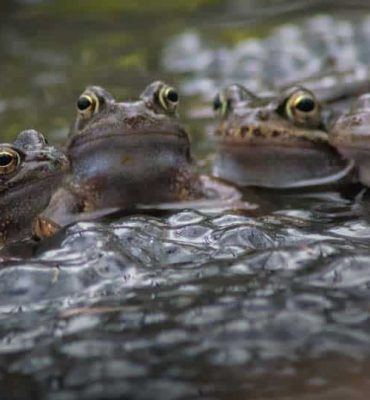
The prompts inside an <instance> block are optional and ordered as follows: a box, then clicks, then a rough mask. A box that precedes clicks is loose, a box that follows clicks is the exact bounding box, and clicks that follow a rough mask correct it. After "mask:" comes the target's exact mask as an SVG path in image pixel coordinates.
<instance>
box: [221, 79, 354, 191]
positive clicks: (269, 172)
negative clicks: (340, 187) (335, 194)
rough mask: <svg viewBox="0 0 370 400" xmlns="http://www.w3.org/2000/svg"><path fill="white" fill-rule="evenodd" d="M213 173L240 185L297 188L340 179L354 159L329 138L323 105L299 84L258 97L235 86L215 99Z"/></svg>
mask: <svg viewBox="0 0 370 400" xmlns="http://www.w3.org/2000/svg"><path fill="white" fill-rule="evenodd" d="M214 109H215V110H216V112H218V113H219V114H220V115H221V121H220V123H219V124H218V127H217V129H216V131H215V136H216V138H217V143H218V152H217V156H216V161H215V165H214V174H215V175H216V176H219V177H222V178H224V179H226V180H229V181H231V182H233V183H236V184H238V185H241V186H262V187H270V188H282V189H284V188H298V187H307V186H315V185H323V184H330V183H334V182H338V181H339V180H341V179H343V178H344V177H346V176H348V174H349V173H350V171H351V170H352V167H353V163H351V162H348V161H346V160H345V159H344V158H343V157H342V156H341V155H340V154H339V153H338V152H337V151H336V149H334V148H333V147H332V146H331V145H330V144H329V140H328V133H327V132H326V127H325V125H326V124H325V123H324V118H323V113H322V109H321V105H320V103H319V102H318V100H317V99H316V97H315V95H314V94H313V93H312V92H311V91H309V90H308V89H305V88H304V87H301V86H294V87H290V88H288V89H286V90H284V91H282V92H281V93H280V94H279V95H274V96H263V97H259V96H257V95H255V94H254V93H252V92H250V91H248V90H247V89H246V88H244V87H242V86H239V85H231V86H229V87H227V88H225V89H223V90H222V91H221V92H220V93H219V94H218V95H217V96H216V97H215V100H214Z"/></svg>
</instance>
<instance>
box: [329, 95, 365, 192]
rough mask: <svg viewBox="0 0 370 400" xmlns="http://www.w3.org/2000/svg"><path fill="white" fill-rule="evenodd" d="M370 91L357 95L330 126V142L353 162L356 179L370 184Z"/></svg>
mask: <svg viewBox="0 0 370 400" xmlns="http://www.w3.org/2000/svg"><path fill="white" fill-rule="evenodd" d="M369 126H370V93H364V94H362V95H361V96H359V97H358V98H357V99H356V100H355V101H354V102H353V103H352V105H351V107H349V109H348V110H346V111H344V112H343V113H341V115H339V116H338V118H337V119H335V121H334V122H333V123H332V125H331V127H330V143H331V144H332V146H334V147H335V148H336V149H337V150H338V151H339V152H340V153H341V154H342V155H343V156H344V157H346V158H347V159H348V160H353V161H354V162H355V165H356V168H357V172H358V180H359V182H360V183H362V184H363V185H365V186H367V187H369V186H370V157H369V154H370V131H369Z"/></svg>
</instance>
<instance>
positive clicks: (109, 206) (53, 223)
mask: <svg viewBox="0 0 370 400" xmlns="http://www.w3.org/2000/svg"><path fill="white" fill-rule="evenodd" d="M178 103H179V94H178V92H177V90H176V89H175V88H173V87H172V86H170V85H168V84H166V83H164V82H162V81H155V82H152V83H151V84H149V85H148V86H147V87H146V88H145V89H144V91H143V92H142V93H141V95H140V96H139V99H138V100H136V101H125V102H122V101H118V100H116V99H115V98H114V97H113V95H112V94H111V93H109V92H108V91H107V90H106V89H104V88H103V87H101V86H88V87H87V88H86V89H85V90H84V91H83V92H82V94H81V95H80V96H79V98H78V100H77V103H76V106H77V116H76V119H75V121H74V123H73V125H72V128H71V131H70V134H69V138H68V140H67V144H66V147H65V151H66V153H67V155H68V157H69V160H70V162H71V173H70V174H69V176H68V177H66V179H65V180H64V183H63V185H62V186H61V188H60V189H59V190H58V191H57V192H56V193H55V195H54V196H53V198H52V200H51V202H50V204H49V206H48V208H47V209H46V210H45V211H44V212H43V213H42V214H41V215H40V216H39V219H38V224H37V228H36V230H35V234H36V235H38V236H41V237H45V236H46V237H48V236H52V235H53V234H54V233H55V231H56V230H58V229H59V227H62V226H65V225H68V224H70V223H72V222H74V221H76V220H78V219H80V218H83V216H88V219H90V216H91V215H92V216H96V215H98V216H100V215H102V214H101V213H104V212H105V211H104V210H107V212H108V213H109V212H111V211H115V210H119V209H131V208H135V207H137V206H138V205H154V204H162V203H177V202H184V201H192V200H196V199H201V198H210V199H211V198H215V197H219V198H225V197H229V196H231V197H233V196H234V195H235V196H237V195H236V189H235V188H232V187H230V186H229V185H227V184H223V183H222V182H216V181H215V180H213V179H210V178H208V177H207V176H203V175H200V174H198V173H197V172H195V170H194V168H193V158H192V154H191V145H190V137H189V134H188V132H187V131H186V129H185V128H184V126H183V125H182V124H181V122H180V120H179V117H178V112H177V108H178Z"/></svg>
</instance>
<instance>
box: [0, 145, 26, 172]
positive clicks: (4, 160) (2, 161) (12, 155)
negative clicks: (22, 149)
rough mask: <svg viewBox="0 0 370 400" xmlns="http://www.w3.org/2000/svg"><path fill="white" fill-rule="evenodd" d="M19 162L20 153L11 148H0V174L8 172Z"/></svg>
mask: <svg viewBox="0 0 370 400" xmlns="http://www.w3.org/2000/svg"><path fill="white" fill-rule="evenodd" d="M20 162H21V157H20V155H19V154H18V153H17V152H16V151H15V150H13V149H0V175H5V174H10V173H11V172H13V171H14V170H15V169H16V168H17V167H18V165H19V164H20Z"/></svg>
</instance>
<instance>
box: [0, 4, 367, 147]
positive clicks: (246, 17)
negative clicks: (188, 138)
mask: <svg viewBox="0 0 370 400" xmlns="http://www.w3.org/2000/svg"><path fill="white" fill-rule="evenodd" d="M355 3H356V4H352V3H351V2H343V4H344V5H346V6H351V7H352V8H353V6H354V5H356V7H363V6H366V2H355ZM337 6H338V2H334V1H330V0H328V1H326V2H325V1H324V2H322V1H321V2H317V1H293V2H291V1H286V0H266V1H261V0H254V1H253V0H244V1H243V0H174V1H168V0H156V1H153V2H139V1H135V0H123V1H122V0H104V1H98V0H43V1H38V0H18V1H16V0H12V1H11V0H2V2H1V6H0V57H1V64H0V65H1V73H0V124H1V137H0V140H1V141H8V140H11V139H12V138H14V136H15V135H16V134H17V133H18V132H19V131H21V130H23V129H26V128H35V129H38V130H40V131H41V132H43V133H44V134H46V135H47V136H49V138H51V140H52V141H63V138H64V137H65V135H66V134H67V132H68V128H69V126H70V124H71V122H72V120H73V118H74V114H75V106H74V104H75V101H76V98H77V97H78V95H79V93H81V91H83V89H84V88H85V86H86V85H89V84H97V85H101V86H104V87H106V88H107V89H108V90H109V91H111V92H112V93H113V95H114V96H115V97H117V98H119V99H122V100H124V99H134V98H136V97H137V96H138V95H139V93H140V92H141V91H142V90H143V88H144V87H145V86H146V85H147V84H148V83H149V82H150V81H152V80H155V79H163V80H166V81H168V82H170V83H172V84H174V85H175V86H176V85H177V84H178V82H179V77H178V76H176V75H175V74H172V75H171V74H169V73H166V72H165V70H164V68H163V66H162V63H161V61H162V60H161V55H162V48H163V46H164V45H165V44H166V43H167V42H168V41H169V40H170V38H171V37H173V36H174V35H176V34H178V33H181V32H183V31H184V30H187V29H197V30H201V31H202V32H203V33H204V35H205V36H206V37H209V38H210V39H212V40H213V39H217V40H219V41H220V40H221V41H224V42H225V43H233V42H236V41H238V40H241V39H243V38H245V37H248V36H259V35H262V34H263V33H264V32H265V31H266V30H268V29H269V28H270V26H271V24H272V23H273V21H280V20H281V19H284V18H285V17H287V16H290V18H291V15H293V14H295V15H305V14H307V13H309V12H310V9H311V8H310V7H315V9H316V11H317V10H321V9H323V10H328V9H333V7H334V8H335V7H337ZM276 10H279V12H278V13H277V12H276ZM188 101H189V100H188ZM191 101H194V100H193V99H192V100H191ZM195 104H197V103H195ZM185 107H186V99H185V105H184V102H183V104H182V107H181V108H180V114H184V113H182V112H181V111H182V109H184V108H185ZM193 131H195V132H198V133H199V135H200V134H201V133H200V131H199V130H198V131H197V128H195V129H193Z"/></svg>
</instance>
